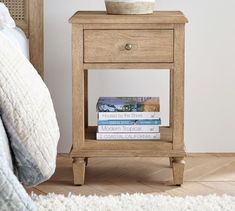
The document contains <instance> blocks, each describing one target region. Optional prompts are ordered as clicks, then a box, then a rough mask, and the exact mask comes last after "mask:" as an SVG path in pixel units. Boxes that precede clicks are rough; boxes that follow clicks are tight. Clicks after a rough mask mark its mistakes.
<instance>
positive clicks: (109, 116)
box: [98, 112, 160, 120]
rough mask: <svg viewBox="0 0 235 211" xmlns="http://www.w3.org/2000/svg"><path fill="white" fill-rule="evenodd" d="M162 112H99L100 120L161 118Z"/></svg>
mask: <svg viewBox="0 0 235 211" xmlns="http://www.w3.org/2000/svg"><path fill="white" fill-rule="evenodd" d="M159 118H160V112H98V119H99V120H117V119H119V120H121V119H128V120H136V119H138V120H141V119H146V120H149V119H159Z"/></svg>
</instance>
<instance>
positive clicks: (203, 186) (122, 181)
mask: <svg viewBox="0 0 235 211" xmlns="http://www.w3.org/2000/svg"><path fill="white" fill-rule="evenodd" d="M184 178H185V182H184V185H182V186H181V187H176V186H173V185H172V171H171V168H170V167H169V160H168V159H167V158H96V159H89V163H88V166H87V169H86V180H85V185H83V186H74V185H73V175H72V168H71V160H70V158H68V157H67V156H65V155H64V156H63V155H61V156H59V157H58V160H57V169H56V172H55V174H54V176H53V177H52V178H51V179H50V180H49V181H47V182H45V183H43V184H41V185H39V186H37V187H35V188H31V189H28V190H27V191H28V192H29V193H30V192H31V191H33V192H34V193H36V194H47V193H49V192H55V193H58V194H65V195H67V194H68V193H69V192H71V193H74V194H81V195H90V194H92V195H94V194H96V195H109V194H121V193H127V192H128V193H136V192H141V193H151V194H160V193H161V194H169V195H172V196H186V195H206V194H212V193H216V194H219V195H221V194H224V193H227V194H232V195H235V155H230V156H229V155H210V154H209V155H208V154H206V155H205V154H204V155H203V154H202V155H193V156H189V157H188V158H187V160H186V169H185V174H184Z"/></svg>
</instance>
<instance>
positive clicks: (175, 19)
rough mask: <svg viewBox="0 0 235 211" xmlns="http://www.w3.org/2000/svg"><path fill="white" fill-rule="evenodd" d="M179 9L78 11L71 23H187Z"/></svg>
mask: <svg viewBox="0 0 235 211" xmlns="http://www.w3.org/2000/svg"><path fill="white" fill-rule="evenodd" d="M187 22H188V20H187V18H186V17H185V16H184V14H183V13H182V12H180V11H156V12H154V13H153V14H149V15H109V14H107V13H106V11H78V12H76V13H75V14H74V15H73V16H72V17H71V18H70V23H73V24H79V23H80V24H89V23H111V24H112V23H124V24H125V23H136V24H138V23H139V24H140V23H163V24H164V23H173V24H174V23H187Z"/></svg>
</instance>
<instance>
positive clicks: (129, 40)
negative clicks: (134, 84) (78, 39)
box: [84, 30, 174, 63]
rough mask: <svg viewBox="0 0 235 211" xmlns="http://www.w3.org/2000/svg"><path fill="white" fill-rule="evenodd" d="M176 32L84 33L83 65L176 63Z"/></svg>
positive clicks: (108, 31)
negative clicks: (174, 47)
mask: <svg viewBox="0 0 235 211" xmlns="http://www.w3.org/2000/svg"><path fill="white" fill-rule="evenodd" d="M173 38H174V32H173V30H84V62H85V63H101V62H105V63H106V62H107V63H110V62H116V63H118V62H173V58H174V56H173Z"/></svg>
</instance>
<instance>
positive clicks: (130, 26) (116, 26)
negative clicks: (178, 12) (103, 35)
mask: <svg viewBox="0 0 235 211" xmlns="http://www.w3.org/2000/svg"><path fill="white" fill-rule="evenodd" d="M84 29H129V30H130V29H174V24H169V23H168V24H167V23H155V24H149V23H145V24H144V23H138V24H137V23H133V24H125V23H121V24H120V23H116V24H110V23H100V24H97V23H87V24H84Z"/></svg>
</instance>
